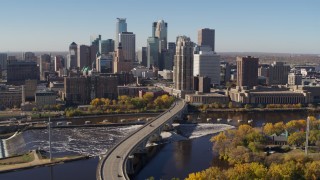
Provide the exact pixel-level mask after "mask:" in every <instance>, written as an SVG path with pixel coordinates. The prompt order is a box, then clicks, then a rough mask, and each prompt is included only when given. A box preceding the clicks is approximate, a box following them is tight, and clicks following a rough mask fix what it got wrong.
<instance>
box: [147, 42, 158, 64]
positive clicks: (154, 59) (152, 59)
mask: <svg viewBox="0 0 320 180" xmlns="http://www.w3.org/2000/svg"><path fill="white" fill-rule="evenodd" d="M147 45H148V47H147V51H148V52H147V67H148V68H151V67H159V38H157V37H149V38H148V41H147Z"/></svg>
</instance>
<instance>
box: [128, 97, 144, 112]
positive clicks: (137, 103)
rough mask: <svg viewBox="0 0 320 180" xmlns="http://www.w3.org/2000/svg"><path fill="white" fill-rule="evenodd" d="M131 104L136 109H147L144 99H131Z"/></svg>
mask: <svg viewBox="0 0 320 180" xmlns="http://www.w3.org/2000/svg"><path fill="white" fill-rule="evenodd" d="M131 104H132V105H133V106H134V108H137V109H141V108H144V107H146V102H145V100H143V99H142V98H139V97H135V98H132V99H131Z"/></svg>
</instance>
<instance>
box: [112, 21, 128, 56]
mask: <svg viewBox="0 0 320 180" xmlns="http://www.w3.org/2000/svg"><path fill="white" fill-rule="evenodd" d="M122 32H127V22H126V18H117V23H116V38H115V40H114V51H116V50H117V49H118V45H119V34H120V33H122Z"/></svg>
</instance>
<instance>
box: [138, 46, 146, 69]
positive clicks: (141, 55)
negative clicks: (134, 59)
mask: <svg viewBox="0 0 320 180" xmlns="http://www.w3.org/2000/svg"><path fill="white" fill-rule="evenodd" d="M147 53H148V52H147V47H142V48H141V50H140V51H138V61H139V63H140V64H141V65H142V66H145V67H147V65H148V56H147Z"/></svg>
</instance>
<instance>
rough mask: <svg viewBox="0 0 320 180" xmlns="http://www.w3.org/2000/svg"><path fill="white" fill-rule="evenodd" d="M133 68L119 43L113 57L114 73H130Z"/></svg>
mask: <svg viewBox="0 0 320 180" xmlns="http://www.w3.org/2000/svg"><path fill="white" fill-rule="evenodd" d="M132 68H133V63H132V61H129V60H127V59H125V58H124V55H123V49H122V46H121V43H119V46H118V49H117V50H116V52H115V54H114V57H113V73H121V72H130V71H131V69H132Z"/></svg>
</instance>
